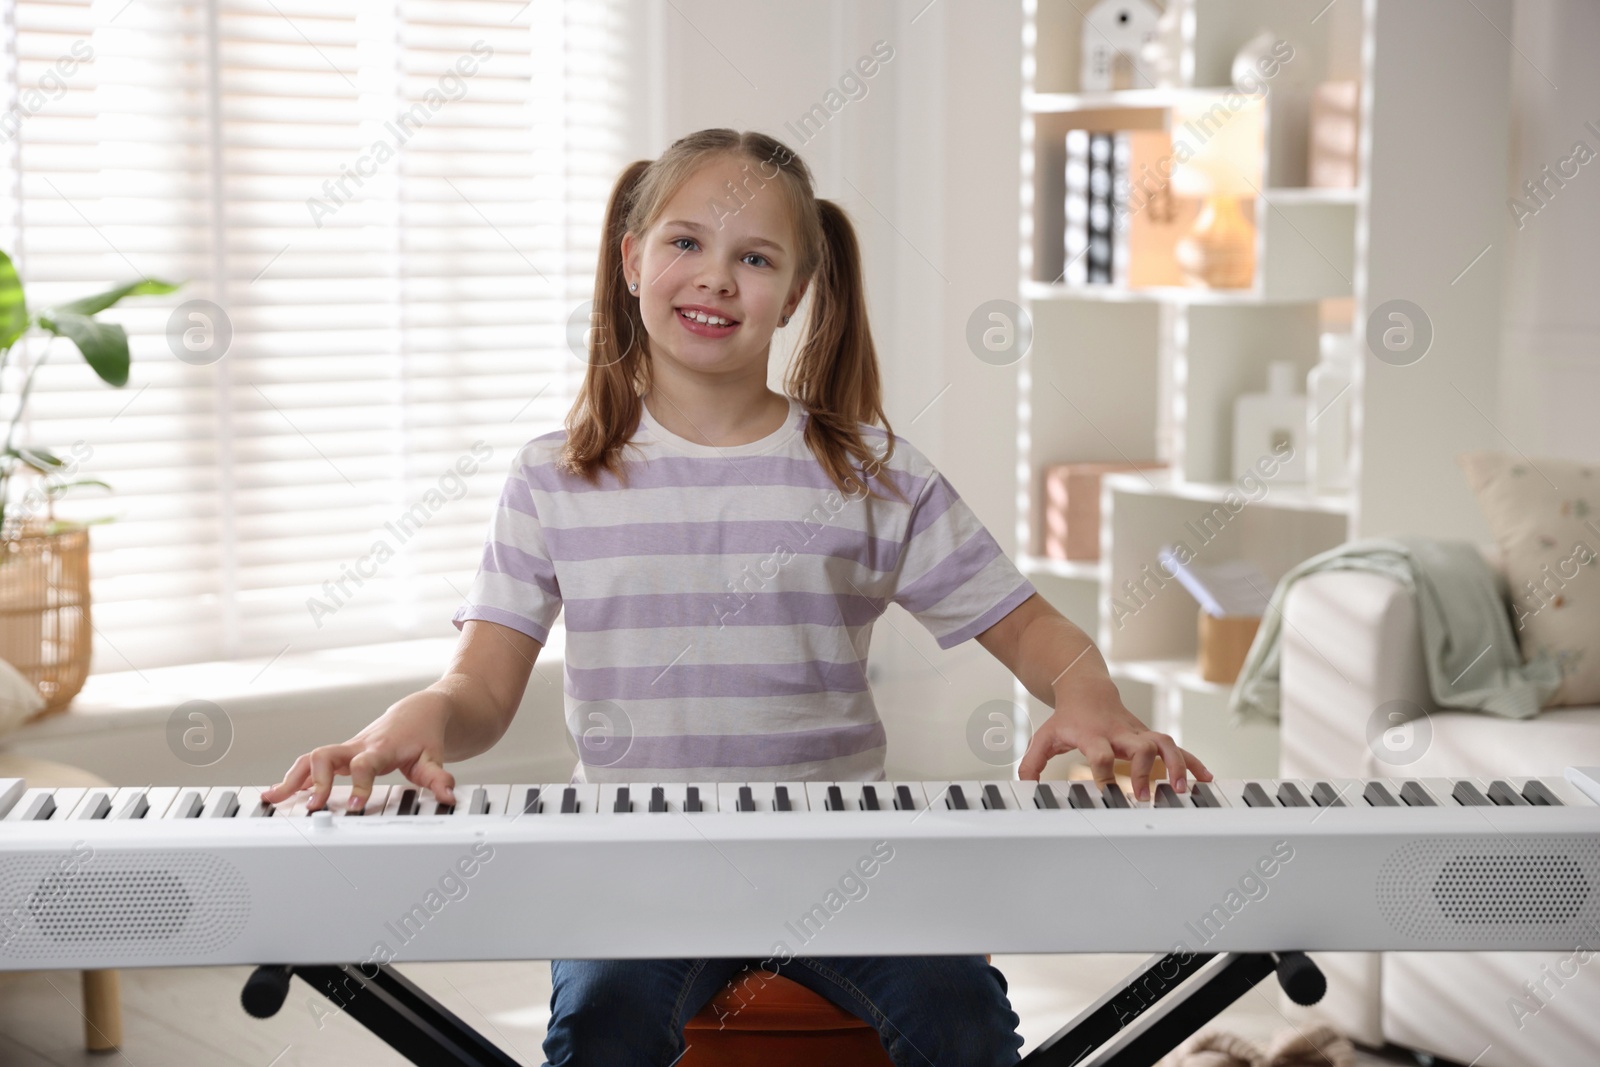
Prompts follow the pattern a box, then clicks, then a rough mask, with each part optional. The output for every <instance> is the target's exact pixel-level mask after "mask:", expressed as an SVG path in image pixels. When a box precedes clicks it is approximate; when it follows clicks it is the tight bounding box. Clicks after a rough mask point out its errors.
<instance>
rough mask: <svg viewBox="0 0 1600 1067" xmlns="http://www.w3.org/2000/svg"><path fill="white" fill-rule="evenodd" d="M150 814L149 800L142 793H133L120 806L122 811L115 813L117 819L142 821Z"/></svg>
mask: <svg viewBox="0 0 1600 1067" xmlns="http://www.w3.org/2000/svg"><path fill="white" fill-rule="evenodd" d="M149 812H150V798H149V797H148V796H146V795H145V794H144V793H135V794H134V795H133V796H131V797H129V798H128V802H127V803H126V804H124V805H122V810H121V811H120V812H118V813H117V818H119V819H142V818H144V817H145V816H146V815H147V814H149Z"/></svg>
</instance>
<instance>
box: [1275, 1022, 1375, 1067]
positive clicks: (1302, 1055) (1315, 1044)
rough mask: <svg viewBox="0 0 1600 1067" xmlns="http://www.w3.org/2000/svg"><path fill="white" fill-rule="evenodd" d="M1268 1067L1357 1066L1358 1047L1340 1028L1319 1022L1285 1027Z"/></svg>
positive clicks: (1278, 1038)
mask: <svg viewBox="0 0 1600 1067" xmlns="http://www.w3.org/2000/svg"><path fill="white" fill-rule="evenodd" d="M1267 1057H1268V1061H1269V1063H1268V1067H1354V1064H1355V1062H1356V1049H1355V1046H1354V1045H1352V1044H1351V1043H1350V1040H1349V1039H1348V1038H1346V1037H1345V1036H1344V1035H1343V1034H1341V1033H1339V1031H1337V1030H1335V1029H1334V1028H1333V1027H1331V1026H1327V1025H1324V1024H1320V1023H1319V1024H1318V1025H1316V1026H1311V1027H1307V1028H1306V1029H1304V1030H1285V1031H1284V1032H1283V1033H1281V1034H1279V1035H1278V1036H1277V1037H1276V1038H1274V1039H1273V1042H1272V1047H1271V1048H1269V1049H1268V1050H1267Z"/></svg>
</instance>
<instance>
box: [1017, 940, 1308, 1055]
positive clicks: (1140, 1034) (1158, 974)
mask: <svg viewBox="0 0 1600 1067" xmlns="http://www.w3.org/2000/svg"><path fill="white" fill-rule="evenodd" d="M1274 972H1276V973H1277V975H1278V981H1279V983H1280V984H1281V985H1282V986H1283V988H1284V990H1285V992H1287V993H1288V994H1289V996H1290V998H1291V999H1292V1000H1293V1001H1294V1002H1295V1003H1296V1004H1315V1003H1316V1002H1317V1001H1319V1000H1321V999H1322V994H1323V993H1324V992H1325V991H1326V989H1327V980H1326V979H1325V978H1324V977H1323V975H1322V972H1321V971H1319V970H1318V969H1317V965H1316V964H1315V963H1313V962H1311V960H1310V959H1309V958H1308V957H1307V956H1306V955H1305V954H1304V953H1300V952H1280V953H1271V952H1226V953H1222V954H1220V955H1206V954H1201V953H1182V954H1178V953H1169V954H1167V955H1156V956H1151V957H1150V958H1149V959H1148V960H1146V961H1145V962H1144V964H1143V965H1142V966H1141V967H1140V968H1139V970H1137V971H1135V972H1134V973H1133V974H1132V975H1130V976H1129V978H1128V979H1127V981H1125V982H1124V983H1123V984H1122V985H1120V986H1117V987H1116V988H1114V989H1112V990H1111V991H1110V992H1108V993H1106V994H1105V995H1104V996H1103V997H1101V998H1100V999H1099V1000H1097V1001H1096V1002H1095V1003H1093V1004H1091V1005H1089V1007H1087V1008H1085V1009H1084V1010H1083V1011H1081V1012H1079V1013H1078V1016H1077V1018H1075V1019H1073V1020H1072V1021H1071V1022H1070V1023H1068V1024H1067V1025H1066V1026H1064V1027H1062V1028H1061V1029H1060V1030H1058V1031H1056V1033H1055V1034H1054V1035H1052V1036H1051V1037H1050V1039H1049V1040H1047V1041H1045V1042H1044V1043H1043V1044H1041V1045H1040V1046H1039V1047H1038V1048H1036V1049H1034V1050H1033V1051H1032V1052H1030V1053H1028V1055H1026V1056H1024V1057H1023V1059H1022V1063H1023V1064H1024V1065H1025V1067H1153V1065H1154V1064H1155V1062H1156V1061H1157V1060H1159V1059H1161V1057H1163V1056H1165V1055H1166V1054H1167V1053H1169V1052H1171V1051H1172V1050H1173V1049H1175V1048H1177V1047H1178V1046H1179V1045H1180V1044H1182V1043H1183V1041H1184V1039H1185V1038H1187V1037H1189V1036H1190V1035H1191V1034H1193V1033H1194V1032H1195V1031H1197V1030H1199V1029H1200V1028H1201V1027H1202V1026H1204V1025H1205V1024H1206V1023H1208V1022H1210V1021H1211V1020H1212V1019H1214V1018H1216V1017H1217V1015H1219V1014H1221V1012H1222V1011H1223V1010H1224V1009H1226V1008H1227V1007H1228V1005H1230V1004H1232V1003H1233V1002H1234V1001H1236V1000H1238V999H1239V998H1240V997H1242V996H1244V995H1245V994H1246V993H1248V992H1249V991H1250V990H1251V989H1252V988H1253V987H1254V986H1255V985H1256V984H1257V983H1258V982H1260V981H1261V980H1262V979H1263V978H1265V977H1267V975H1269V974H1273V973H1274Z"/></svg>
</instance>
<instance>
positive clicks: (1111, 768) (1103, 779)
mask: <svg viewBox="0 0 1600 1067" xmlns="http://www.w3.org/2000/svg"><path fill="white" fill-rule="evenodd" d="M1079 750H1080V751H1081V752H1082V753H1083V758H1084V759H1086V760H1088V761H1089V770H1090V771H1091V772H1092V773H1093V774H1094V784H1095V785H1096V786H1097V787H1101V788H1103V787H1104V786H1105V785H1106V784H1107V783H1110V782H1115V781H1116V780H1117V767H1116V762H1115V757H1114V756H1113V755H1112V754H1111V745H1110V743H1109V742H1107V741H1106V739H1105V738H1103V737H1096V738H1094V739H1093V740H1089V741H1085V742H1084V743H1083V744H1082V745H1080V746H1079Z"/></svg>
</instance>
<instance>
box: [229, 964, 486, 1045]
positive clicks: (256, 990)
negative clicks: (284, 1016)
mask: <svg viewBox="0 0 1600 1067" xmlns="http://www.w3.org/2000/svg"><path fill="white" fill-rule="evenodd" d="M295 975H299V976H300V978H301V979H302V980H303V981H304V982H305V983H306V984H307V985H309V986H311V988H313V989H315V990H316V991H317V992H319V993H321V994H322V995H323V996H325V997H327V998H328V999H329V1000H331V1001H333V1003H334V1005H335V1006H336V1007H337V1008H339V1009H342V1010H343V1011H344V1012H345V1013H346V1014H348V1015H349V1016H350V1017H351V1018H352V1019H354V1020H355V1021H356V1022H358V1023H360V1024H361V1025H362V1026H365V1027H366V1028H367V1029H368V1030H371V1031H372V1032H373V1033H374V1034H375V1035H377V1036H378V1037H379V1038H381V1039H382V1040H383V1041H384V1042H385V1043H386V1044H387V1045H388V1046H389V1047H390V1048H392V1049H394V1050H395V1051H396V1052H398V1053H400V1055H402V1056H404V1057H405V1058H406V1059H408V1060H410V1061H411V1062H412V1063H415V1064H417V1067H518V1064H517V1061H516V1060H514V1059H512V1058H511V1057H510V1056H507V1055H506V1054H505V1053H504V1052H502V1051H501V1050H500V1049H499V1048H498V1047H496V1046H495V1045H494V1044H493V1043H492V1042H491V1041H489V1039H488V1038H486V1037H484V1036H483V1035H482V1034H480V1033H478V1031H476V1030H474V1029H473V1028H472V1027H470V1026H468V1025H467V1024H466V1023H465V1022H463V1021H462V1020H461V1019H460V1018H458V1017H457V1016H456V1015H455V1013H453V1012H452V1011H450V1009H448V1008H446V1007H445V1006H444V1005H443V1004H440V1003H439V1002H438V1001H437V1000H434V999H433V998H432V997H430V996H429V995H428V994H427V993H425V992H423V991H422V990H421V989H420V988H418V987H417V986H416V985H415V984H414V983H412V982H411V981H410V980H409V979H407V978H406V977H405V976H403V975H402V974H400V972H398V971H396V970H394V969H393V968H392V967H390V966H388V965H387V964H383V965H380V966H379V967H378V968H377V973H376V974H374V975H373V976H372V977H371V978H368V977H367V976H366V973H365V970H364V968H363V967H362V966H359V965H357V964H353V963H349V964H344V965H343V966H339V965H303V964H302V965H296V966H266V967H258V968H256V970H255V973H254V974H252V975H251V976H250V978H249V980H248V981H246V983H245V988H244V994H243V997H242V999H243V1001H244V1006H245V1010H246V1011H248V1012H249V1013H250V1014H251V1015H254V1016H256V1017H257V1018H262V1019H264V1018H267V1017H269V1016H271V1015H274V1014H276V1013H277V1010H278V1008H280V1007H282V1006H283V1001H284V998H285V997H286V996H287V995H288V991H289V979H290V978H291V977H293V976H295Z"/></svg>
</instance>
